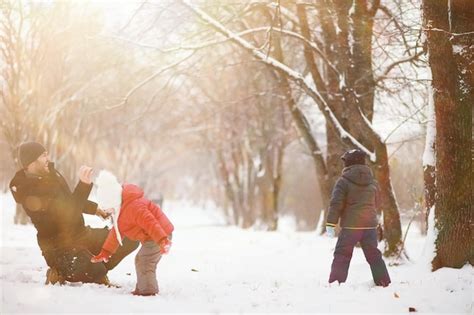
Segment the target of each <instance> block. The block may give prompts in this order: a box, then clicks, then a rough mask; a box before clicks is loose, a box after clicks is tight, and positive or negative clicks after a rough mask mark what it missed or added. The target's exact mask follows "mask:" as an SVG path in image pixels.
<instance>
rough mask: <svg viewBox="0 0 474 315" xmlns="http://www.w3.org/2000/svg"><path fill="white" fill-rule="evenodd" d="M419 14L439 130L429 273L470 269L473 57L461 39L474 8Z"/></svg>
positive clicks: (442, 2) (446, 7)
mask: <svg viewBox="0 0 474 315" xmlns="http://www.w3.org/2000/svg"><path fill="white" fill-rule="evenodd" d="M423 10H424V14H425V20H424V25H425V28H426V30H427V31H426V32H427V43H428V52H429V64H430V67H431V72H432V77H433V81H432V84H433V90H434V106H435V115H436V128H437V132H436V144H435V147H436V192H437V196H436V206H435V226H436V228H437V230H438V236H437V239H436V256H435V258H434V259H433V261H432V267H433V270H437V269H439V268H442V267H453V268H460V267H462V266H463V265H464V264H466V263H467V262H470V263H471V264H473V263H474V252H473V248H474V247H473V246H472V230H471V226H470V225H471V224H472V222H473V221H472V219H473V215H472V208H471V204H472V199H471V197H472V186H471V177H472V164H471V163H472V160H471V150H470V143H471V137H472V121H471V116H470V115H471V114H472V104H473V103H474V97H473V82H472V76H473V74H474V73H473V72H474V71H473V65H474V63H473V60H474V52H473V49H472V34H471V35H469V34H465V33H467V32H473V31H474V25H473V23H474V16H473V15H474V13H473V12H474V5H473V3H472V1H467V0H459V1H452V0H449V2H448V0H439V1H431V0H425V1H424V2H423ZM456 34H459V35H456ZM467 174H470V175H471V176H468V175H467Z"/></svg>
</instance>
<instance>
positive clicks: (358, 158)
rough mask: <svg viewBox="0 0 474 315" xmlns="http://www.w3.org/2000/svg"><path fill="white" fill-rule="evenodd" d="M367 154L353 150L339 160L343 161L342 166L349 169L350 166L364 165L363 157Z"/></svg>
mask: <svg viewBox="0 0 474 315" xmlns="http://www.w3.org/2000/svg"><path fill="white" fill-rule="evenodd" d="M366 155H367V154H365V152H364V151H362V150H360V149H354V150H350V151H347V152H346V153H344V154H343V155H342V156H341V159H342V160H343V161H344V166H345V167H349V166H351V165H356V164H360V165H365V157H366Z"/></svg>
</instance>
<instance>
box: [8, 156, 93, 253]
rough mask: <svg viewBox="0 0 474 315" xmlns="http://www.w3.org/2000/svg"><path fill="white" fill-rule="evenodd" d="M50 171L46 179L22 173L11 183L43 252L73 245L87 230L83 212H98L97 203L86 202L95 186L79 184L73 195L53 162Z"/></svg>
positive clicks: (16, 199)
mask: <svg viewBox="0 0 474 315" xmlns="http://www.w3.org/2000/svg"><path fill="white" fill-rule="evenodd" d="M49 169H50V173H49V174H47V175H46V176H35V175H31V174H27V173H26V172H25V170H20V171H18V172H17V173H16V174H15V176H14V178H13V179H12V180H11V182H10V190H11V192H12V194H13V197H14V198H15V201H16V202H17V203H19V204H21V205H22V206H23V208H24V209H25V211H26V213H27V214H28V216H29V217H30V218H31V221H32V223H33V225H34V226H35V228H36V230H37V231H38V233H37V238H38V244H39V245H40V248H41V250H42V251H43V253H44V252H45V251H48V250H52V249H57V248H64V247H68V246H74V243H75V241H76V240H77V239H78V238H79V237H81V236H82V235H83V234H84V233H85V231H86V228H85V225H84V217H83V216H82V213H87V214H95V212H96V211H97V204H96V203H94V202H91V201H89V200H87V198H88V196H89V193H90V191H91V189H92V185H87V184H85V183H83V182H79V183H78V184H77V186H76V188H75V189H74V191H72V192H71V190H70V189H69V186H68V184H67V183H66V181H65V179H64V178H63V176H62V175H61V174H60V173H59V172H58V171H57V170H56V169H55V168H54V164H53V163H50V165H49Z"/></svg>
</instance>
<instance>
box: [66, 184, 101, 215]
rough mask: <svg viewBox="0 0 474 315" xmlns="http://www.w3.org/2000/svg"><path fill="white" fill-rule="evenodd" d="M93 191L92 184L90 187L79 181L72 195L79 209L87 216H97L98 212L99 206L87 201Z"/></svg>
mask: <svg viewBox="0 0 474 315" xmlns="http://www.w3.org/2000/svg"><path fill="white" fill-rule="evenodd" d="M91 190H92V184H90V185H88V184H85V183H83V182H81V181H79V182H78V183H77V185H76V188H74V192H73V193H72V195H73V198H74V201H75V203H76V205H77V207H78V208H79V209H81V211H82V212H83V213H86V214H95V213H96V211H97V204H96V203H95V202H92V201H90V200H87V198H88V197H89V194H90V192H91Z"/></svg>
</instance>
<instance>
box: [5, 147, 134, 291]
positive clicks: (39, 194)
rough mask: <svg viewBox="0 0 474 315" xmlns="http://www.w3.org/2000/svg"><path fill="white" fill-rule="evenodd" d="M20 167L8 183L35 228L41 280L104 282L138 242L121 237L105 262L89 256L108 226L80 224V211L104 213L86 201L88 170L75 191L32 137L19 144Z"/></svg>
mask: <svg viewBox="0 0 474 315" xmlns="http://www.w3.org/2000/svg"><path fill="white" fill-rule="evenodd" d="M18 153H19V154H18V155H19V160H20V163H21V165H22V166H23V168H22V169H21V170H19V171H18V172H17V173H16V174H15V176H14V177H13V179H12V180H11V182H10V190H11V192H12V194H13V197H14V198H15V201H16V202H17V203H19V204H21V205H22V206H23V208H24V209H25V211H26V213H27V214H28V216H29V217H30V218H31V222H32V223H33V225H34V226H35V228H36V230H37V240H38V245H39V247H40V249H41V252H42V254H43V257H44V258H45V260H46V263H47V265H48V266H49V267H50V268H49V269H48V272H47V280H46V283H53V284H54V283H56V282H58V281H59V282H60V283H63V282H64V281H70V282H94V283H103V284H107V283H108V279H107V277H106V275H107V272H108V271H109V270H111V269H113V268H114V267H115V266H116V265H117V264H118V263H119V262H120V261H121V260H122V259H123V258H124V257H125V256H127V255H128V254H130V253H131V252H133V251H134V250H135V249H136V248H137V247H138V245H139V243H138V242H135V241H131V240H128V239H125V240H124V242H123V246H122V247H120V249H119V250H118V251H117V252H116V253H115V255H114V256H112V257H111V259H110V261H109V262H108V263H105V264H93V263H91V262H90V259H91V257H92V256H93V255H97V254H98V253H99V252H100V249H101V247H102V244H103V243H104V241H105V239H106V238H107V235H108V233H109V230H108V229H107V228H106V227H104V228H103V229H95V228H90V227H89V226H85V223H84V217H83V215H82V214H83V213H86V214H91V215H94V214H95V215H99V216H102V217H103V218H105V217H107V216H108V213H107V212H106V211H104V210H102V209H99V208H98V207H97V204H96V203H94V202H92V201H89V200H87V198H88V196H89V193H90V191H91V189H92V182H91V175H92V169H91V168H90V167H87V166H83V167H81V168H80V171H79V178H80V180H79V182H78V184H77V186H76V187H75V189H74V191H71V190H70V189H69V186H68V184H67V183H66V181H65V179H64V177H63V176H62V175H61V174H60V173H59V172H58V171H57V170H56V169H55V168H54V163H52V162H51V161H50V159H49V157H48V153H47V152H46V149H45V148H44V147H43V146H42V145H41V144H39V143H37V142H26V143H23V144H22V145H20V147H19V152H18Z"/></svg>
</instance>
